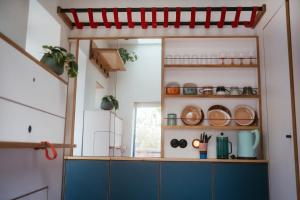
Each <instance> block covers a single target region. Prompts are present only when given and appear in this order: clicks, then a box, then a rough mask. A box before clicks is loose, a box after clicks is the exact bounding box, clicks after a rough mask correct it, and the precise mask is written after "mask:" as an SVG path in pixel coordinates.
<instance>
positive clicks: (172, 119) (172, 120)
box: [167, 113, 177, 126]
mask: <svg viewBox="0 0 300 200" xmlns="http://www.w3.org/2000/svg"><path fill="white" fill-rule="evenodd" d="M167 124H168V126H176V125H177V115H176V114H174V113H169V114H168V120H167Z"/></svg>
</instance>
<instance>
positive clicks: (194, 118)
mask: <svg viewBox="0 0 300 200" xmlns="http://www.w3.org/2000/svg"><path fill="white" fill-rule="evenodd" d="M180 117H181V120H182V122H183V123H184V124H185V125H188V126H195V125H198V124H200V123H201V122H202V120H203V117H204V114H203V111H202V109H201V108H200V107H198V106H192V105H189V106H186V107H185V108H184V109H183V110H182V112H181V115H180Z"/></svg>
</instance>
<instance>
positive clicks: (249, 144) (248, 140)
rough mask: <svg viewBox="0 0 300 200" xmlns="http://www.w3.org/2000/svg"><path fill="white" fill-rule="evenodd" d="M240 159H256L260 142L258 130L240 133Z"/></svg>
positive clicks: (238, 145)
mask: <svg viewBox="0 0 300 200" xmlns="http://www.w3.org/2000/svg"><path fill="white" fill-rule="evenodd" d="M237 142H238V144H237V148H238V151H237V154H238V159H256V156H257V154H256V149H257V146H258V144H259V142H260V133H259V131H258V130H253V131H240V132H239V133H238V141H237Z"/></svg>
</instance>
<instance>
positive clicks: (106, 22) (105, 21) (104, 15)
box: [101, 8, 111, 28]
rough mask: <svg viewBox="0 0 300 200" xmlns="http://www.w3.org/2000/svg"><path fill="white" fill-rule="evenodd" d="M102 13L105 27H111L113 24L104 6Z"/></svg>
mask: <svg viewBox="0 0 300 200" xmlns="http://www.w3.org/2000/svg"><path fill="white" fill-rule="evenodd" d="M101 13H102V20H103V23H104V26H105V28H110V27H111V24H110V23H109V22H108V20H107V15H106V8H102V11H101Z"/></svg>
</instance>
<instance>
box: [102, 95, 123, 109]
mask: <svg viewBox="0 0 300 200" xmlns="http://www.w3.org/2000/svg"><path fill="white" fill-rule="evenodd" d="M101 108H102V109H103V110H112V109H115V110H118V109H119V102H118V100H117V99H116V98H115V97H114V96H112V95H107V96H104V97H103V98H102V102H101Z"/></svg>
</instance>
